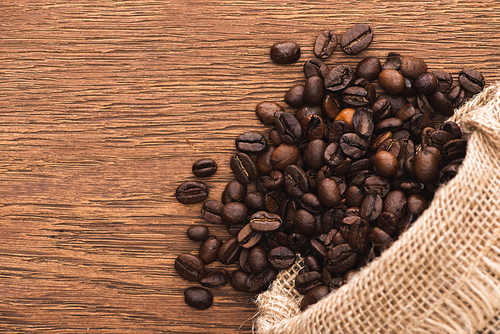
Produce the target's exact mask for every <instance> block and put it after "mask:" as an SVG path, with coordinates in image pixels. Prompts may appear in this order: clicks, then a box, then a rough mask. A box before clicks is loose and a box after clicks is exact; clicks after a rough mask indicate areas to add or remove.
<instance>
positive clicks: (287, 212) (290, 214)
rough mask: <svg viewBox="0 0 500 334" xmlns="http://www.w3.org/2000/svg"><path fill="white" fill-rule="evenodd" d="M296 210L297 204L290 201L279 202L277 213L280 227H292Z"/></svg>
mask: <svg viewBox="0 0 500 334" xmlns="http://www.w3.org/2000/svg"><path fill="white" fill-rule="evenodd" d="M296 210H297V204H296V203H295V202H294V201H293V200H290V199H286V200H284V201H282V202H281V204H280V207H279V210H278V213H279V215H280V217H281V219H282V225H283V226H284V227H287V228H289V227H292V226H293V224H294V222H295V211H296Z"/></svg>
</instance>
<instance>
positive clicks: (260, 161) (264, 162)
mask: <svg viewBox="0 0 500 334" xmlns="http://www.w3.org/2000/svg"><path fill="white" fill-rule="evenodd" d="M276 133H277V132H276ZM280 142H281V140H280ZM278 146H279V144H278ZM273 152H274V147H273V146H268V147H267V150H265V151H264V152H262V153H261V154H259V156H258V157H257V161H256V164H257V168H258V169H259V171H260V172H261V173H262V174H269V173H271V172H272V171H273V165H272V164H271V155H272V154H273Z"/></svg>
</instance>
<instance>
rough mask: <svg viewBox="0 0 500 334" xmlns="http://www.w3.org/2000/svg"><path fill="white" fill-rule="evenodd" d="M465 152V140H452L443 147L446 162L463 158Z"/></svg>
mask: <svg viewBox="0 0 500 334" xmlns="http://www.w3.org/2000/svg"><path fill="white" fill-rule="evenodd" d="M466 151H467V140H465V139H453V140H450V141H448V142H447V143H446V144H444V145H443V157H444V158H445V159H447V160H455V159H459V158H463V157H465V152H466Z"/></svg>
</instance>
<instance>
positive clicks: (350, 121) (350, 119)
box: [334, 108, 356, 132]
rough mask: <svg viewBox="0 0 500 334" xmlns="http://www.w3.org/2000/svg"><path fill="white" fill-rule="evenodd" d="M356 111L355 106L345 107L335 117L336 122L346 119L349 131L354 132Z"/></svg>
mask: <svg viewBox="0 0 500 334" xmlns="http://www.w3.org/2000/svg"><path fill="white" fill-rule="evenodd" d="M355 112H356V109H355V108H344V109H342V110H341V111H340V112H339V114H338V115H337V117H335V120H334V123H335V122H336V121H344V122H345V123H346V124H347V126H348V128H349V131H348V132H354V113H355Z"/></svg>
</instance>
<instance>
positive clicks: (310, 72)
mask: <svg viewBox="0 0 500 334" xmlns="http://www.w3.org/2000/svg"><path fill="white" fill-rule="evenodd" d="M329 72H330V69H329V68H328V65H326V64H325V63H323V62H322V61H321V60H319V59H311V60H309V61H306V62H305V63H304V75H305V76H306V78H309V77H312V76H315V75H317V76H320V77H322V78H323V79H324V78H326V76H327V75H328V73H329Z"/></svg>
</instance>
